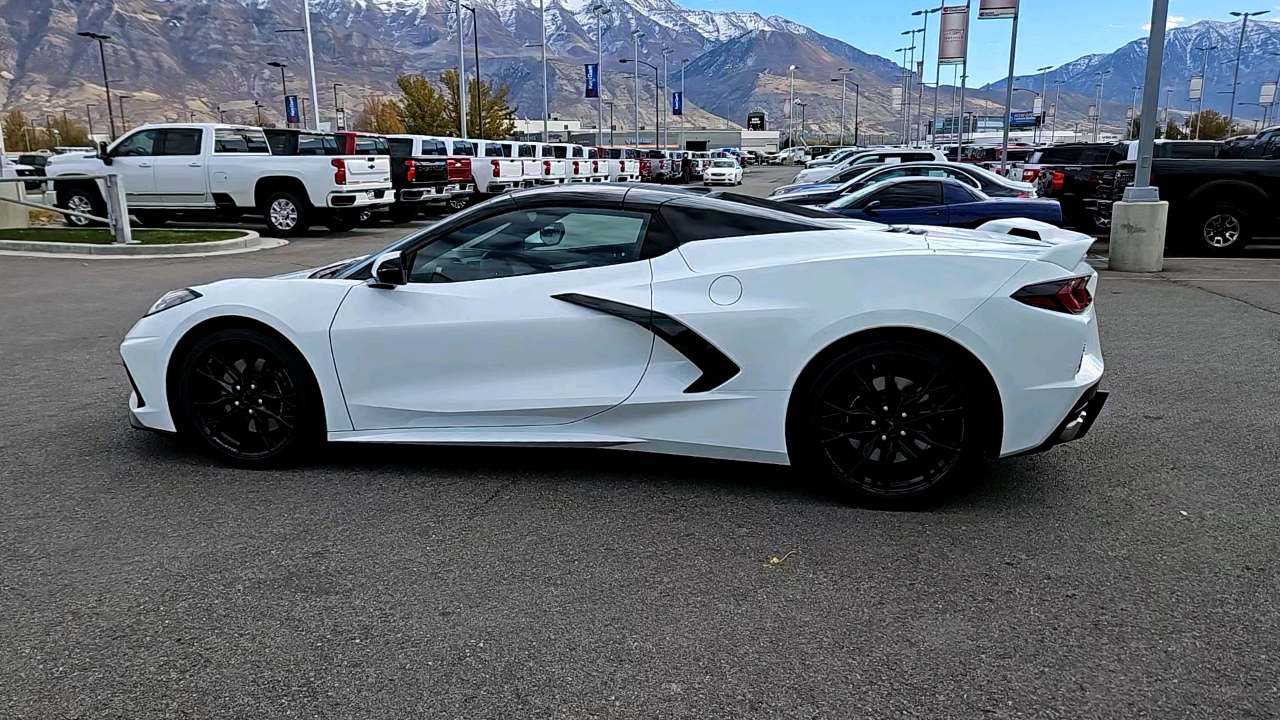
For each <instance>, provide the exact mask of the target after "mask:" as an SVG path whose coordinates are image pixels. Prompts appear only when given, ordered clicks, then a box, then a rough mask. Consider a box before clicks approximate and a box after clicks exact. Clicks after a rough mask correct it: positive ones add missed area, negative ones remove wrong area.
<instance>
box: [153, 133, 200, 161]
mask: <svg viewBox="0 0 1280 720" xmlns="http://www.w3.org/2000/svg"><path fill="white" fill-rule="evenodd" d="M202 136H203V131H201V130H200V128H169V129H168V130H166V131H165V132H164V148H163V149H162V150H161V151H160V153H158V154H160V155H199V154H200V138H201V137H202Z"/></svg>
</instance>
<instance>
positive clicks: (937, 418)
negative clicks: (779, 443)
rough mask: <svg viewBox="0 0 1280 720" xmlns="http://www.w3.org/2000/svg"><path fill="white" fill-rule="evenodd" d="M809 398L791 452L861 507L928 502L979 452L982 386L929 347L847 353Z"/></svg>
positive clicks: (791, 431)
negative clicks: (979, 386)
mask: <svg viewBox="0 0 1280 720" xmlns="http://www.w3.org/2000/svg"><path fill="white" fill-rule="evenodd" d="M798 389H799V388H798ZM802 392H804V396H803V398H802V399H801V400H800V404H799V405H798V406H796V407H795V408H793V412H792V414H791V417H790V418H789V421H788V440H787V447H788V451H789V452H791V453H792V456H793V460H794V461H796V463H797V464H798V465H800V466H801V467H803V468H807V469H808V470H809V471H811V472H814V473H816V474H818V475H819V476H821V477H823V479H825V480H827V481H828V482H829V484H830V485H831V486H832V487H833V488H834V489H835V490H836V492H837V494H839V495H841V496H842V497H844V498H846V499H848V500H850V501H852V502H855V503H857V504H861V505H870V506H875V507H884V508H896V509H906V508H910V507H916V506H919V505H922V504H926V503H928V502H930V501H932V500H934V499H936V498H937V497H938V496H940V495H941V494H943V493H945V492H947V491H948V490H949V489H950V488H951V487H953V486H954V485H956V483H958V482H959V481H960V480H961V479H962V477H963V475H964V472H965V468H966V466H967V465H968V464H969V462H970V461H971V460H974V459H976V458H978V456H980V455H981V434H982V428H981V427H979V424H980V419H981V418H982V417H983V413H982V407H981V397H980V392H979V389H978V387H977V385H976V384H975V383H974V382H973V380H972V379H971V378H970V377H969V376H968V373H966V371H965V370H964V368H963V367H961V365H960V364H959V363H957V362H956V361H954V360H953V359H952V358H950V357H948V356H947V355H946V354H944V353H941V352H939V351H937V350H935V349H933V348H931V347H928V346H925V345H920V344H916V343H910V342H898V341H891V342H875V343H871V344H868V345H864V346H861V347H857V348H854V349H852V350H848V351H846V352H843V353H841V354H840V355H838V356H836V357H834V358H832V359H831V360H830V361H829V362H827V364H826V365H825V366H824V367H823V368H822V369H821V370H819V371H818V372H817V374H816V375H815V376H814V377H813V379H812V382H810V383H808V386H807V388H805V389H803V390H802Z"/></svg>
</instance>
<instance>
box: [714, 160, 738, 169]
mask: <svg viewBox="0 0 1280 720" xmlns="http://www.w3.org/2000/svg"><path fill="white" fill-rule="evenodd" d="M736 165H737V163H735V162H734V161H732V160H714V161H712V163H711V167H718V168H731V167H735V166H736Z"/></svg>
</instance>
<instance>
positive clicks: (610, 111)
mask: <svg viewBox="0 0 1280 720" xmlns="http://www.w3.org/2000/svg"><path fill="white" fill-rule="evenodd" d="M605 105H608V106H609V144H610V145H613V101H612V100H610V101H608V102H606V103H605ZM601 144H602V145H603V144H604V143H601Z"/></svg>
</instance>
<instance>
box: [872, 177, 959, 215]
mask: <svg viewBox="0 0 1280 720" xmlns="http://www.w3.org/2000/svg"><path fill="white" fill-rule="evenodd" d="M874 200H879V201H880V207H882V208H885V209H888V208H915V207H928V206H930V205H941V204H942V183H940V182H901V183H896V184H894V185H890V186H889V187H886V188H882V189H880V191H879V192H876V193H874V194H872V195H871V196H870V197H869V198H868V202H871V201H874Z"/></svg>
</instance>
